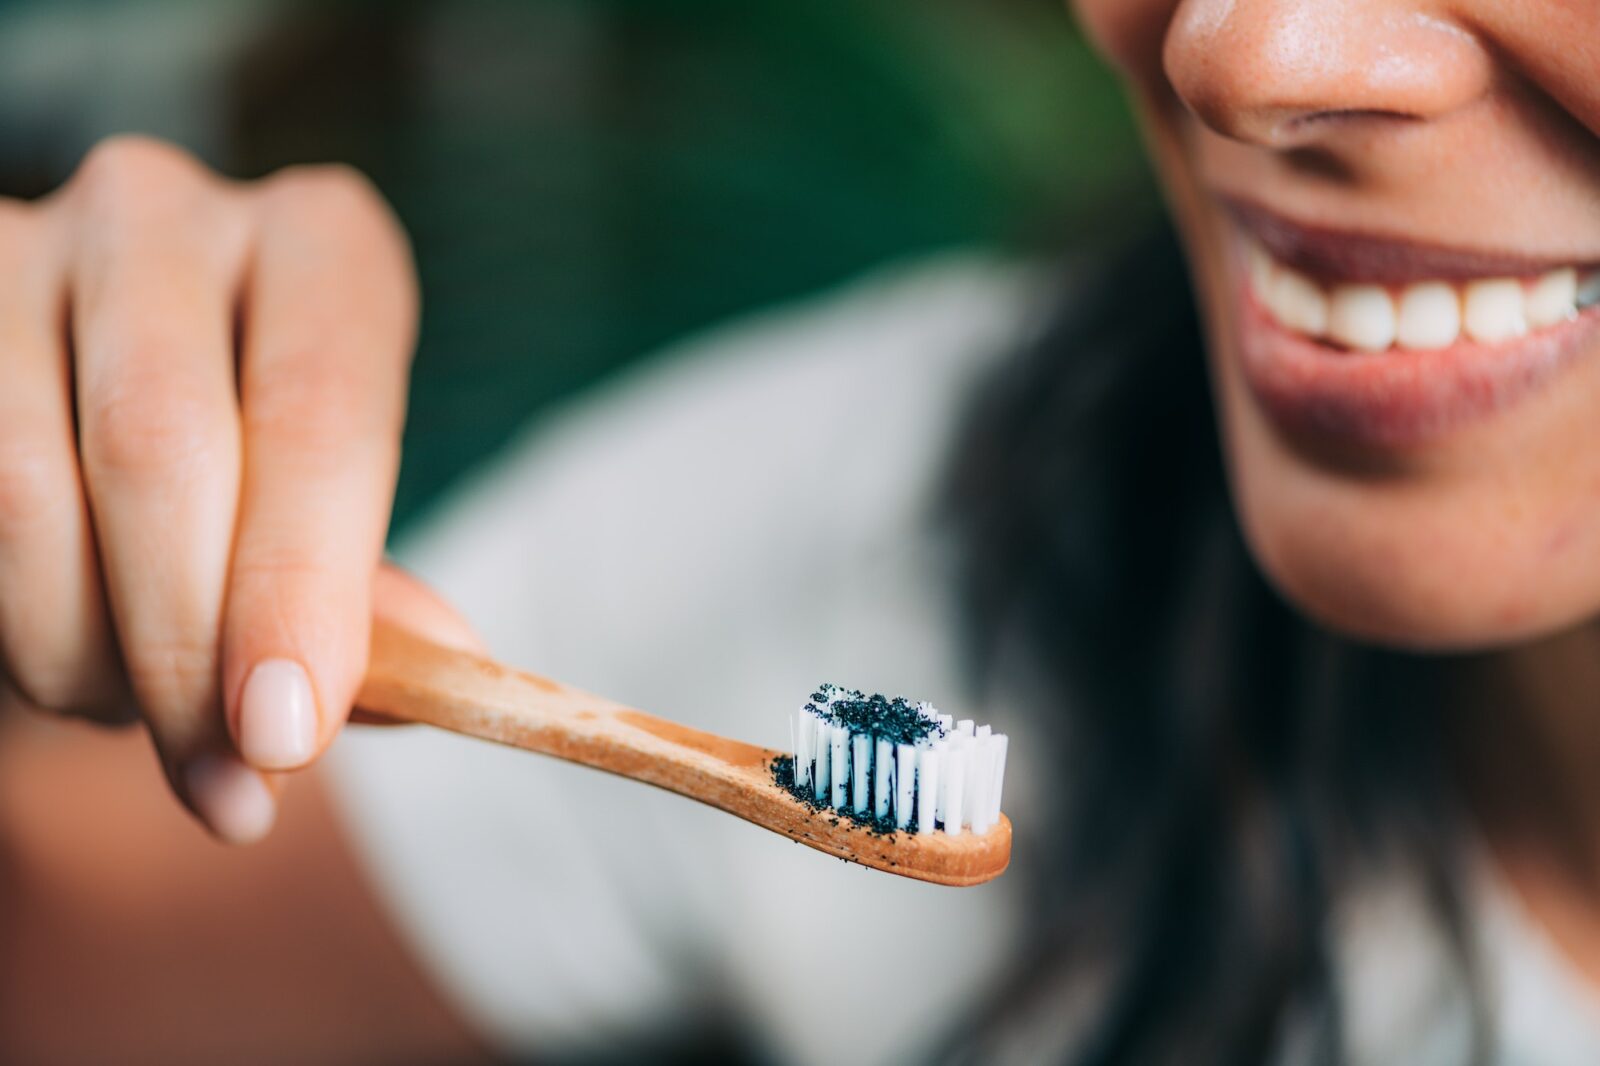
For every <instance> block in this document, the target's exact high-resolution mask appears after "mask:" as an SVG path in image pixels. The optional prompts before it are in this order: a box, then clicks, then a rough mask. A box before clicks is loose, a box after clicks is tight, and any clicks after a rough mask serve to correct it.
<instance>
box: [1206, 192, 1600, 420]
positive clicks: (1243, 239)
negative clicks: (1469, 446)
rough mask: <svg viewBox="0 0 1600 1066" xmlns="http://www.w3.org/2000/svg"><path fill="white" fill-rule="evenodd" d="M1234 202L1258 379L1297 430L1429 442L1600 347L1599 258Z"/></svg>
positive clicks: (1248, 354) (1247, 354) (1254, 379)
mask: <svg viewBox="0 0 1600 1066" xmlns="http://www.w3.org/2000/svg"><path fill="white" fill-rule="evenodd" d="M1227 206H1228V208H1229V214H1230V215H1231V216H1232V218H1233V219H1234V221H1235V223H1236V230H1237V233H1238V240H1237V241H1236V242H1235V255H1234V257H1233V258H1234V264H1235V271H1234V274H1235V278H1236V280H1237V285H1236V286H1235V288H1236V290H1237V293H1238V299H1239V301H1240V304H1241V307H1240V310H1241V314H1240V315H1239V316H1238V320H1239V324H1240V325H1239V328H1240V334H1241V337H1240V339H1241V342H1242V343H1241V355H1242V359H1243V369H1244V373H1245V378H1246V380H1247V381H1248V382H1249V384H1250V387H1251V389H1252V391H1253V392H1254V394H1255V395H1256V397H1257V399H1258V400H1260V401H1261V402H1262V404H1263V406H1264V407H1265V408H1266V409H1267V411H1268V412H1269V414H1271V415H1272V416H1273V417H1274V418H1276V419H1277V420H1278V421H1279V422H1280V423H1282V424H1283V425H1285V426H1286V428H1288V429H1290V430H1292V431H1295V432H1310V433H1314V434H1316V435H1317V436H1320V437H1332V438H1334V439H1339V440H1344V441H1347V442H1350V443H1357V444H1367V445H1377V446H1383V447H1396V446H1405V445H1412V444H1420V443H1423V442H1426V441H1428V440H1430V439H1433V438H1435V437H1438V436H1440V435H1442V434H1444V433H1447V432H1449V431H1451V430H1453V429H1456V428H1458V427H1460V426H1462V425H1464V424H1466V423H1468V422H1472V421H1475V420H1478V419H1481V418H1484V417H1487V416H1489V415H1492V414H1493V413H1495V412H1497V411H1501V410H1504V409H1505V408H1506V407H1508V406H1510V405H1511V404H1513V403H1515V402H1517V401H1518V400H1520V399H1522V398H1524V397H1526V396H1528V395H1530V394H1532V393H1534V392H1535V391H1537V390H1538V389H1540V388H1541V387H1542V386H1544V385H1546V384H1547V383H1548V382H1549V381H1550V380H1551V379H1552V378H1553V377H1555V376H1556V375H1557V373H1558V372H1559V371H1560V370H1562V369H1563V368H1565V367H1567V366H1569V365H1571V364H1572V363H1573V362H1575V361H1576V360H1577V358H1578V357H1579V356H1580V355H1582V354H1585V353H1586V352H1587V351H1589V350H1590V349H1592V348H1596V347H1600V345H1596V344H1594V343H1592V342H1594V341H1595V340H1596V338H1597V335H1600V269H1597V264H1596V263H1594V262H1570V261H1560V260H1550V259H1541V258H1539V257H1536V256H1529V255H1522V254H1502V253H1497V252H1490V251H1484V250H1455V249H1449V248H1444V247H1439V246H1435V245H1422V244H1417V243H1414V242H1408V241H1404V240H1395V239H1389V238H1384V237H1377V236H1373V235H1368V234H1354V233H1345V232H1340V231H1335V230H1329V229H1321V228H1317V227H1310V226H1303V225H1299V224H1297V223H1294V222H1291V221H1289V220H1287V219H1284V218H1282V217H1281V216H1278V215H1274V214H1272V213H1270V212H1267V211H1265V210H1264V209H1262V208H1260V207H1257V206H1255V205H1250V204H1241V203H1235V202H1229V203H1228V204H1227Z"/></svg>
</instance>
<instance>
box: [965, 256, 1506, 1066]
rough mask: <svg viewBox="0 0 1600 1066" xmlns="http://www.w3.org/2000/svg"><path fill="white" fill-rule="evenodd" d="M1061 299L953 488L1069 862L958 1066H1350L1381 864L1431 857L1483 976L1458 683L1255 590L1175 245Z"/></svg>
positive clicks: (1049, 850) (985, 651)
mask: <svg viewBox="0 0 1600 1066" xmlns="http://www.w3.org/2000/svg"><path fill="white" fill-rule="evenodd" d="M1063 293H1064V296H1063V300H1062V302H1061V304H1060V307H1059V310H1058V311H1057V312H1056V313H1055V315H1054V316H1053V318H1052V319H1051V321H1050V322H1049V323H1048V324H1047V325H1046V326H1045V327H1044V328H1043V329H1042V330H1041V331H1040V332H1039V333H1038V335H1037V336H1036V337H1035V338H1034V339H1033V340H1032V341H1031V342H1030V343H1029V344H1028V346H1027V348H1026V350H1025V351H1023V352H1021V353H1019V355H1018V357H1017V358H1016V359H1015V360H1013V361H1011V362H1010V363H1009V364H1008V365H1007V366H1006V367H1005V368H1004V370H1003V372H1001V373H999V374H997V375H996V376H995V378H994V379H993V381H992V382H991V383H990V385H989V387H988V388H987V389H986V390H985V391H984V392H983V393H982V395H981V396H980V397H978V399H977V401H976V403H975V405H974V408H973V410H972V413H971V417H970V420H969V422H968V424H967V427H966V430H965V432H964V433H963V434H962V435H961V437H960V439H959V446H958V447H957V449H956V451H955V453H954V460H953V468H952V470H951V476H950V479H949V493H948V499H947V501H946V502H947V505H948V506H947V512H946V513H947V517H948V519H949V521H950V522H951V524H952V526H953V528H954V531H955V533H956V535H957V537H958V538H959V543H960V545H961V551H960V553H959V557H960V559H961V560H962V562H961V568H960V573H959V579H960V581H959V584H960V589H961V594H962V597H963V600H964V604H965V608H966V609H965V611H964V615H965V617H966V618H967V619H968V621H969V624H970V632H969V633H968V638H969V639H968V644H969V646H970V647H971V648H972V649H973V653H974V665H975V666H976V667H977V668H978V670H979V672H980V676H984V675H987V676H991V677H992V676H993V675H995V674H996V673H1002V672H1003V673H1005V674H1006V675H1007V677H1008V679H1011V678H1014V677H1016V676H1019V675H1020V676H1029V677H1032V678H1033V679H1035V683H1034V684H1033V686H1032V690H1031V696H1030V702H1032V703H1034V704H1035V705H1036V706H1037V707H1038V708H1039V709H1040V710H1041V712H1042V713H1041V714H1040V715H1039V722H1038V725H1037V727H1036V728H1035V729H1034V730H1033V731H1032V732H1033V733H1035V734H1037V735H1030V737H1029V741H1030V743H1031V744H1035V745H1047V746H1048V747H1049V750H1050V751H1051V754H1052V757H1053V758H1054V760H1055V763H1054V766H1055V771H1056V772H1057V773H1059V775H1060V778H1061V781H1062V782H1063V783H1064V788H1063V790H1062V806H1061V809H1059V810H1056V811H1053V812H1050V816H1049V817H1043V816H1041V815H1040V813H1039V812H1033V814H1032V818H1033V823H1034V824H1032V825H1031V826H1025V827H1024V829H1031V830H1032V833H1031V835H1030V836H1029V837H1028V838H1019V840H1018V845H1017V846H1018V848H1019V853H1021V852H1020V849H1027V851H1028V853H1029V854H1038V855H1042V856H1045V861H1044V862H1043V864H1042V868H1040V869H1036V870H1035V871H1034V873H1035V875H1036V876H1034V877H1033V884H1034V885H1035V894H1034V897H1033V898H1032V900H1031V901H1030V906H1031V907H1032V908H1033V909H1034V911H1035V914H1036V916H1037V917H1036V918H1033V919H1030V921H1029V923H1028V925H1029V940H1028V943H1027V944H1026V945H1024V946H1023V949H1022V954H1021V960H1020V962H1019V964H1018V965H1017V967H1016V968H1015V970H1014V971H1013V973H1012V974H1011V976H1010V978H1009V979H1008V980H1007V981H1006V982H1005V984H1004V986H1003V987H1002V988H1001V989H1000V990H999V991H998V993H997V994H996V995H995V997H994V1000H993V1002H992V1003H989V1004H986V1005H985V1006H984V1008H983V1009H982V1010H981V1011H980V1012H979V1018H978V1019H977V1020H976V1023H975V1024H974V1025H972V1026H964V1027H963V1035H962V1036H961V1037H960V1038H958V1045H957V1053H956V1056H955V1057H956V1058H957V1059H958V1060H961V1059H964V1060H968V1061H997V1060H999V1059H1001V1058H1006V1057H1010V1058H1018V1057H1020V1058H1024V1059H1026V1060H1027V1061H1043V1060H1044V1058H1045V1056H1047V1055H1048V1056H1049V1057H1050V1058H1053V1059H1056V1060H1059V1061H1072V1062H1079V1063H1084V1064H1100V1063H1129V1062H1135V1063H1143V1062H1183V1063H1193V1064H1205V1063H1229V1064H1231V1063H1251V1062H1261V1061H1264V1060H1267V1059H1268V1058H1269V1057H1270V1056H1271V1055H1272V1054H1273V1051H1274V1049H1275V1048H1276V1047H1277V1046H1278V1044H1279V1042H1280V1041H1281V1040H1282V1039H1283V1038H1284V1035H1285V1029H1286V1022H1287V1020H1288V1019H1289V1018H1291V1017H1293V1018H1296V1019H1302V1020H1305V1021H1306V1022H1307V1023H1308V1025H1309V1028H1310V1031H1311V1032H1312V1033H1313V1034H1314V1046H1315V1047H1316V1048H1317V1049H1318V1051H1319V1053H1320V1057H1321V1058H1322V1060H1323V1061H1327V1062H1335V1061H1339V1060H1340V1059H1341V1058H1342V1057H1343V1056H1342V1051H1343V1049H1342V1045H1341V1040H1340V1034H1341V1015H1340V1008H1339V1002H1338V996H1337V994H1336V988H1337V985H1336V983H1335V981H1334V980H1333V978H1334V973H1333V963H1332V958H1333V956H1332V952H1331V943H1330V939H1329V918H1330V915H1331V908H1332V905H1333V904H1334V902H1335V901H1336V900H1337V899H1338V897H1339V893H1340V892H1341V891H1344V890H1346V889H1348V888H1349V887H1350V885H1351V883H1352V881H1353V880H1354V878H1355V877H1356V876H1357V874H1358V873H1359V872H1360V870H1361V869H1362V867H1363V863H1364V861H1365V860H1367V859H1376V858H1378V857H1380V856H1391V857H1392V856H1402V857H1403V861H1404V862H1405V863H1406V866H1405V869H1406V870H1407V871H1408V872H1409V874H1410V875H1411V876H1413V877H1414V878H1416V880H1417V882H1418V884H1419V885H1420V886H1421V887H1422V889H1423V891H1424V893H1425V896H1426V898H1427V899H1428V900H1429V902H1430V903H1431V905H1432V906H1431V909H1432V911H1433V913H1434V914H1435V915H1437V917H1438V918H1439V920H1440V923H1441V926H1442V930H1443V933H1444V935H1445V938H1446V942H1447V943H1450V944H1452V945H1454V946H1455V948H1456V949H1457V951H1458V952H1459V953H1460V961H1461V962H1462V963H1463V965H1462V968H1461V972H1462V973H1464V974H1467V973H1470V969H1471V968H1470V965H1468V964H1469V963H1470V960H1469V959H1468V958H1467V955H1468V954H1470V949H1469V942H1470V938H1469V937H1468V936H1467V935H1466V930H1465V913H1464V903H1463V901H1462V899H1461V898H1460V896H1459V895H1458V894H1457V892H1456V891H1455V890H1454V888H1453V885H1454V884H1455V883H1456V864H1457V861H1458V854H1459V851H1460V849H1459V847H1458V844H1457V841H1458V834H1457V832H1456V826H1457V823H1458V818H1457V815H1456V813H1455V805H1454V803H1453V800H1452V794H1451V784H1450V780H1449V777H1448V774H1447V773H1446V767H1445V765H1444V763H1445V759H1444V756H1443V752H1442V745H1441V743H1440V711H1441V709H1442V704H1443V702H1444V700H1443V696H1442V692H1443V679H1444V677H1445V676H1446V675H1447V674H1448V671H1449V663H1448V662H1447V661H1445V660H1442V659H1438V658H1427V657H1419V656H1409V655H1402V654H1399V653H1394V652H1389V651H1383V650H1379V649H1375V648H1370V647H1364V646H1361V645H1358V644H1356V643H1353V642H1351V641H1348V640H1345V639H1341V638H1339V637H1337V636H1334V635H1332V634H1330V633H1328V632H1326V631H1323V630H1321V629H1319V628H1317V627H1316V626H1314V625H1313V624H1311V623H1309V622H1307V621H1306V620H1305V619H1303V618H1302V617H1301V616H1300V615H1298V614H1297V613H1296V612H1295V611H1294V610H1292V609H1291V608H1290V607H1289V606H1288V605H1286V604H1285V603H1284V602H1283V601H1282V600H1281V599H1279V598H1278V596H1277V595H1276V594H1275V593H1274V591H1273V590H1272V589H1271V588H1270V587H1269V586H1268V584H1267V583H1266V582H1265V581H1264V580H1263V578H1262V577H1261V576H1260V575H1259V573H1258V572H1257V570H1256V568H1255V567H1254V565H1253V564H1252V562H1251V559H1250V557H1249V555H1248V552H1247V550H1246V547H1245V544H1244V541H1243V539H1242V537H1241V534H1240V531H1239V528H1238V526H1237V524H1236V521H1235V518H1234V515H1233V512H1232V510H1231V508H1230V505H1229V500H1228V494H1227V486H1226V484H1225V481H1224V473H1223V465H1222V459H1221V455H1220V445H1219V442H1218V437H1217V432H1216V426H1215V419H1214V415H1213V411H1212V404H1211V401H1210V395H1209V389H1208V385H1207V377H1206V370H1205V359H1204V353H1203V342H1202V337H1201V330H1200V326H1199V323H1198V321H1197V318H1196V313H1195V308H1194V302H1193V299H1192V297H1191V290H1190V287H1189V284H1188V278H1187V275H1186V271H1185V265H1184V261H1183V256H1182V254H1181V252H1180V250H1179V248H1178V246H1177V242H1176V240H1175V239H1174V237H1173V236H1172V234H1171V232H1170V231H1169V230H1167V229H1164V228H1163V229H1161V230H1159V231H1158V232H1156V233H1155V234H1153V235H1152V236H1151V237H1149V238H1148V239H1145V240H1143V241H1141V242H1139V243H1138V244H1137V245H1136V246H1135V247H1133V248H1132V249H1130V250H1127V251H1126V252H1124V253H1122V254H1120V255H1116V256H1113V257H1110V258H1109V260H1108V261H1106V262H1105V263H1103V264H1096V265H1095V266H1093V267H1092V268H1088V269H1086V268H1084V267H1083V266H1081V265H1080V266H1079V267H1078V268H1077V269H1075V270H1074V271H1073V272H1072V280H1071V284H1070V285H1064V286H1063ZM1011 687H1013V688H1014V687H1015V686H1014V684H1012V685H1011ZM1468 987H1469V991H1470V982H1469V983H1468ZM1479 1013H1480V1014H1481V1012H1479ZM1478 1037H1479V1042H1480V1045H1481V1043H1482V1037H1483V1033H1482V1031H1481V1028H1480V1031H1479V1033H1478ZM1019 1049H1026V1050H1024V1051H1020V1052H1019ZM1007 1050H1009V1051H1011V1052H1012V1053H1013V1054H1011V1055H1009V1056H1007V1055H1004V1054H1002V1053H1003V1052H1005V1051H1007Z"/></svg>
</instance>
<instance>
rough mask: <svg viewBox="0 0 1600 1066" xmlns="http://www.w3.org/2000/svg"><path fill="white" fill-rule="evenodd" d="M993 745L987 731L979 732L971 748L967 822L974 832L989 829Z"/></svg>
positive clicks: (982, 831)
mask: <svg viewBox="0 0 1600 1066" xmlns="http://www.w3.org/2000/svg"><path fill="white" fill-rule="evenodd" d="M993 771H994V759H993V747H992V745H991V743H990V737H989V734H988V733H987V732H979V734H978V737H977V741H976V743H974V745H973V748H972V775H971V780H970V781H969V782H968V783H967V795H968V796H969V799H968V800H967V824H968V825H970V826H972V831H973V832H974V833H987V832H988V831H989V825H990V823H989V792H990V790H991V788H992V787H993V778H994V773H993Z"/></svg>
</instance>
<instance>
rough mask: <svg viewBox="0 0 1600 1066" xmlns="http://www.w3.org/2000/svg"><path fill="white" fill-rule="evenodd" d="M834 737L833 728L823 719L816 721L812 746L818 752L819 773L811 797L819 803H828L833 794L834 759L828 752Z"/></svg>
mask: <svg viewBox="0 0 1600 1066" xmlns="http://www.w3.org/2000/svg"><path fill="white" fill-rule="evenodd" d="M832 735H833V729H832V727H831V726H829V725H828V723H827V722H825V721H823V720H822V719H821V718H818V719H817V720H816V729H815V730H814V731H813V733H812V737H813V739H812V746H813V748H814V749H815V751H816V760H817V772H816V779H815V781H814V783H813V786H812V789H811V795H812V797H813V798H815V799H816V801H817V802H818V803H823V802H826V801H827V800H828V798H829V797H830V796H832V794H833V793H832V791H831V786H832V783H833V778H832V775H831V771H832V769H833V758H832V756H831V755H830V754H829V751H828V747H829V739H830V738H831V737H832Z"/></svg>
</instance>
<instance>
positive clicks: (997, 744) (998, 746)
mask: <svg viewBox="0 0 1600 1066" xmlns="http://www.w3.org/2000/svg"><path fill="white" fill-rule="evenodd" d="M990 746H991V747H993V748H994V770H993V777H994V787H993V788H992V789H991V790H990V794H989V821H990V822H991V823H994V822H998V821H999V820H1000V790H1001V788H1003V787H1004V786H1005V783H1006V735H1005V734H1004V733H996V734H995V735H994V739H993V741H991V743H990Z"/></svg>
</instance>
